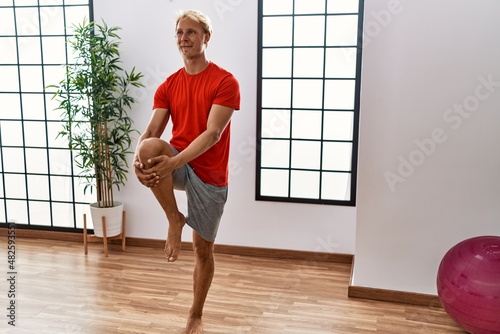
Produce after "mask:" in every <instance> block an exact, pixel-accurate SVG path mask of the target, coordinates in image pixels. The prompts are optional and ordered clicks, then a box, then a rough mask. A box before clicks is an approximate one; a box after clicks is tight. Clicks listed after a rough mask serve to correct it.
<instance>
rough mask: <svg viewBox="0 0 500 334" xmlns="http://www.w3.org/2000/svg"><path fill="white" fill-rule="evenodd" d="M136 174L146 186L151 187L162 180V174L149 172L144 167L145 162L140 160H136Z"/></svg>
mask: <svg viewBox="0 0 500 334" xmlns="http://www.w3.org/2000/svg"><path fill="white" fill-rule="evenodd" d="M134 171H135V176H137V179H138V180H139V182H141V183H142V184H143V185H144V186H146V187H148V188H151V187H154V186H156V185H157V184H158V183H159V182H160V176H159V175H157V174H156V173H148V172H146V171H145V169H144V164H142V163H141V162H139V161H138V160H135V161H134Z"/></svg>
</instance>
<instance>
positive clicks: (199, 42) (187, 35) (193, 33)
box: [176, 18, 210, 60]
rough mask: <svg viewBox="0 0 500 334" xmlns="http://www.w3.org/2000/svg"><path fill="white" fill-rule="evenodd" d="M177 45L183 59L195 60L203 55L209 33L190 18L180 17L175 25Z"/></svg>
mask: <svg viewBox="0 0 500 334" xmlns="http://www.w3.org/2000/svg"><path fill="white" fill-rule="evenodd" d="M176 37H177V47H178V48H179V52H180V53H181V54H182V57H183V58H184V59H185V60H195V59H196V58H199V57H201V56H203V55H204V53H205V50H206V48H207V46H208V45H207V43H208V41H209V40H210V33H207V32H205V30H204V29H203V27H202V25H201V24H200V23H198V22H196V21H194V20H192V19H190V18H183V19H180V20H179V21H178V23H177V27H176Z"/></svg>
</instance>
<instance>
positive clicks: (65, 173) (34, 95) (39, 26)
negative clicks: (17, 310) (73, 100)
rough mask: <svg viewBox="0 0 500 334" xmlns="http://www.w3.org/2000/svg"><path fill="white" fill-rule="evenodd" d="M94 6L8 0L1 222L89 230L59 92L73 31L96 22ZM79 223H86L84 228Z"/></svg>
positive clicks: (79, 0)
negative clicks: (62, 135) (64, 134)
mask: <svg viewBox="0 0 500 334" xmlns="http://www.w3.org/2000/svg"><path fill="white" fill-rule="evenodd" d="M91 8H92V2H91V0H65V1H62V0H15V1H12V0H10V1H7V0H0V50H2V51H1V52H0V106H1V111H0V112H1V113H0V171H1V172H2V173H1V177H0V222H3V223H5V222H15V223H16V224H20V225H29V226H32V227H41V228H48V229H57V228H61V229H64V228H71V229H75V228H82V226H80V225H81V224H82V222H81V220H82V219H76V217H77V216H78V217H80V216H81V215H82V212H83V210H84V207H86V206H87V205H88V204H86V203H88V202H89V201H90V200H89V197H88V195H87V196H83V195H82V194H83V191H82V189H83V188H82V186H80V184H79V181H78V178H77V177H75V175H76V174H78V171H75V170H74V169H73V164H72V162H73V159H72V153H71V152H70V151H69V149H68V147H67V143H66V142H65V141H62V140H59V139H57V138H56V137H57V133H58V132H59V130H60V129H61V124H60V121H59V114H60V113H59V112H58V111H55V110H54V109H55V103H54V101H52V100H51V99H52V96H53V93H54V92H51V91H47V90H46V89H45V87H47V86H48V85H51V84H57V83H58V82H59V81H60V80H61V79H62V78H64V66H63V65H64V64H67V63H68V62H70V61H71V54H70V52H68V49H67V47H66V40H67V38H68V34H70V33H71V29H70V27H71V25H72V24H74V23H75V24H76V23H80V22H82V21H83V18H87V19H88V20H92V11H91ZM77 221H78V222H79V223H77Z"/></svg>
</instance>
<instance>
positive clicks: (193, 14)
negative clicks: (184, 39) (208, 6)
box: [175, 9, 213, 35]
mask: <svg viewBox="0 0 500 334" xmlns="http://www.w3.org/2000/svg"><path fill="white" fill-rule="evenodd" d="M182 19H191V20H193V21H195V22H198V23H199V24H200V25H201V27H202V28H203V31H204V32H205V33H206V34H210V35H212V32H213V28H212V22H211V21H210V18H209V17H208V16H207V15H205V14H203V13H202V12H200V11H199V10H194V9H189V10H185V11H183V12H180V13H179V14H178V15H177V19H176V20H175V29H177V25H178V24H179V21H180V20H182Z"/></svg>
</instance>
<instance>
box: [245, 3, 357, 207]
mask: <svg viewBox="0 0 500 334" xmlns="http://www.w3.org/2000/svg"><path fill="white" fill-rule="evenodd" d="M264 1H268V0H259V1H258V48H257V126H256V128H257V129H256V130H257V131H256V148H257V155H256V183H255V199H256V200H257V201H275V202H291V203H309V204H328V205H339V206H355V205H356V187H357V162H358V134H359V108H360V92H361V59H362V42H363V8H364V0H358V3H359V5H358V12H357V14H356V15H357V17H358V21H357V44H356V45H355V46H352V45H350V46H349V47H355V49H356V69H355V72H356V74H355V78H354V79H355V80H354V107H353V110H352V111H353V126H352V140H351V141H346V142H351V143H352V149H351V159H350V160H351V166H350V167H351V168H350V171H344V172H345V173H349V174H350V186H349V191H350V198H349V199H348V200H337V199H324V198H323V199H322V198H321V197H322V188H321V187H322V184H321V183H322V181H321V177H322V174H323V173H324V172H325V171H326V172H328V170H326V169H325V168H323V164H322V159H323V156H324V155H323V151H322V150H323V146H324V143H327V142H342V141H329V140H325V139H324V137H323V133H321V138H320V139H319V140H313V141H314V142H320V143H321V156H320V162H319V168H317V169H316V168H315V169H307V168H293V167H292V162H291V160H292V158H291V152H292V142H293V141H304V142H307V141H308V140H307V139H298V140H297V139H294V138H293V135H292V130H291V128H292V120H291V119H292V116H291V114H292V112H293V111H294V110H304V109H308V108H302V107H301V108H296V107H294V105H293V103H292V102H290V105H289V107H288V108H286V107H285V108H282V109H281V108H272V109H276V110H283V111H287V110H289V111H290V132H289V137H287V138H286V137H285V138H284V137H275V138H270V137H265V136H264V135H263V133H262V132H263V131H262V128H263V115H262V114H263V110H264V109H270V108H269V107H268V108H265V107H264V106H263V103H262V98H263V80H264V76H263V57H264V56H263V53H264V50H265V49H269V48H273V47H272V46H264V45H263V25H264V24H263V22H264V18H265V17H279V16H283V17H292V22H293V23H292V36H293V31H294V28H295V18H296V17H304V16H308V15H318V14H295V3H296V0H292V2H293V7H294V9H293V13H292V14H277V15H264V13H263V11H264V8H263V7H264ZM328 1H335V0H325V12H324V16H325V23H324V24H325V37H324V38H325V43H324V45H323V47H322V48H323V50H325V53H326V50H327V49H329V48H335V47H336V46H330V47H329V46H327V45H326V44H327V43H326V29H327V28H326V25H327V17H329V16H330V15H332V16H333V15H345V14H328V13H327V11H326V6H328ZM337 1H338V0H337ZM276 48H280V47H279V46H276ZM282 48H290V49H291V50H292V53H294V51H295V50H296V49H299V48H300V49H302V48H304V47H303V46H302V47H297V46H295V45H294V41H293V37H292V42H291V46H284V47H282ZM305 48H308V47H305ZM312 48H314V47H312ZM292 57H293V56H292ZM292 59H293V58H292ZM325 64H326V61H325V59H324V63H323V77H322V78H321V79H322V80H323V90H324V89H325V88H324V87H325V81H326V80H327V79H328V78H327V77H326V76H325V69H324V68H325ZM295 78H296V77H294V73H293V60H292V69H291V71H290V77H286V78H284V79H287V80H290V82H291V84H290V85H291V88H290V94H291V96H292V100H293V83H292V82H293V81H294V80H296V79H295ZM265 79H270V78H268V77H266V78H265ZM271 79H273V78H272V77H271ZM274 79H279V78H274ZM299 79H302V78H301V77H299ZM324 99H325V96H323V105H322V108H321V113H322V123H321V128H322V129H323V125H324V123H323V120H324V115H325V109H326V108H324ZM310 110H317V109H316V108H311V109H310ZM263 140H288V141H289V150H290V153H289V159H290V161H289V165H288V167H263V166H262V154H263V149H262V147H263ZM262 170H287V171H288V184H287V187H288V189H287V191H286V192H287V195H286V196H270V195H263V194H262V188H261V182H262ZM293 171H314V172H318V174H319V181H318V183H319V184H318V189H319V191H318V196H317V198H307V197H294V196H292V194H291V191H292V185H291V183H292V181H291V174H292V172H293ZM340 172H341V171H340ZM340 172H339V171H336V173H340Z"/></svg>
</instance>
